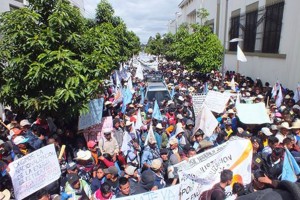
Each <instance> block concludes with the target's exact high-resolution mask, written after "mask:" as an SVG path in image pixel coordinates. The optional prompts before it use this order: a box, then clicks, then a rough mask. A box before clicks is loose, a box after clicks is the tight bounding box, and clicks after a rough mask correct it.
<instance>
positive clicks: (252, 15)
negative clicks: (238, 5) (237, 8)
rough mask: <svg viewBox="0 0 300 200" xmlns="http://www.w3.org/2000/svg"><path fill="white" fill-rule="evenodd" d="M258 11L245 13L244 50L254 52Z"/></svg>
mask: <svg viewBox="0 0 300 200" xmlns="http://www.w3.org/2000/svg"><path fill="white" fill-rule="evenodd" d="M257 13H258V11H257V10H256V11H253V12H249V13H247V14H246V25H245V32H244V34H245V36H244V51H246V52H254V50H255V41H256V27H257Z"/></svg>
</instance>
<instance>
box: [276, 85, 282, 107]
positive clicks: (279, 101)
mask: <svg viewBox="0 0 300 200" xmlns="http://www.w3.org/2000/svg"><path fill="white" fill-rule="evenodd" d="M282 101H283V94H282V90H281V86H279V91H278V95H277V96H276V102H275V103H276V107H277V108H279V107H280V106H281V103H282Z"/></svg>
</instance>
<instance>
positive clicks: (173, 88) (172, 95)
mask: <svg viewBox="0 0 300 200" xmlns="http://www.w3.org/2000/svg"><path fill="white" fill-rule="evenodd" d="M174 95H175V87H174V86H172V91H171V99H173V98H174Z"/></svg>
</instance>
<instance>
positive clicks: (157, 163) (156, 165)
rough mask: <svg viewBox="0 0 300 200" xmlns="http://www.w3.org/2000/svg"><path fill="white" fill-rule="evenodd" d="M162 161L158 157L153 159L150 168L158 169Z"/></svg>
mask: <svg viewBox="0 0 300 200" xmlns="http://www.w3.org/2000/svg"><path fill="white" fill-rule="evenodd" d="M161 165H162V162H161V160H160V159H154V160H153V161H152V163H151V168H152V169H154V170H158V169H160V168H161Z"/></svg>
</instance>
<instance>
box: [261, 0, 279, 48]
mask: <svg viewBox="0 0 300 200" xmlns="http://www.w3.org/2000/svg"><path fill="white" fill-rule="evenodd" d="M283 8H284V2H280V3H277V4H274V5H270V6H267V7H266V18H265V26H264V37H263V46H262V52H263V53H279V51H278V50H279V44H280V35H281V27H282V17H283Z"/></svg>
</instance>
